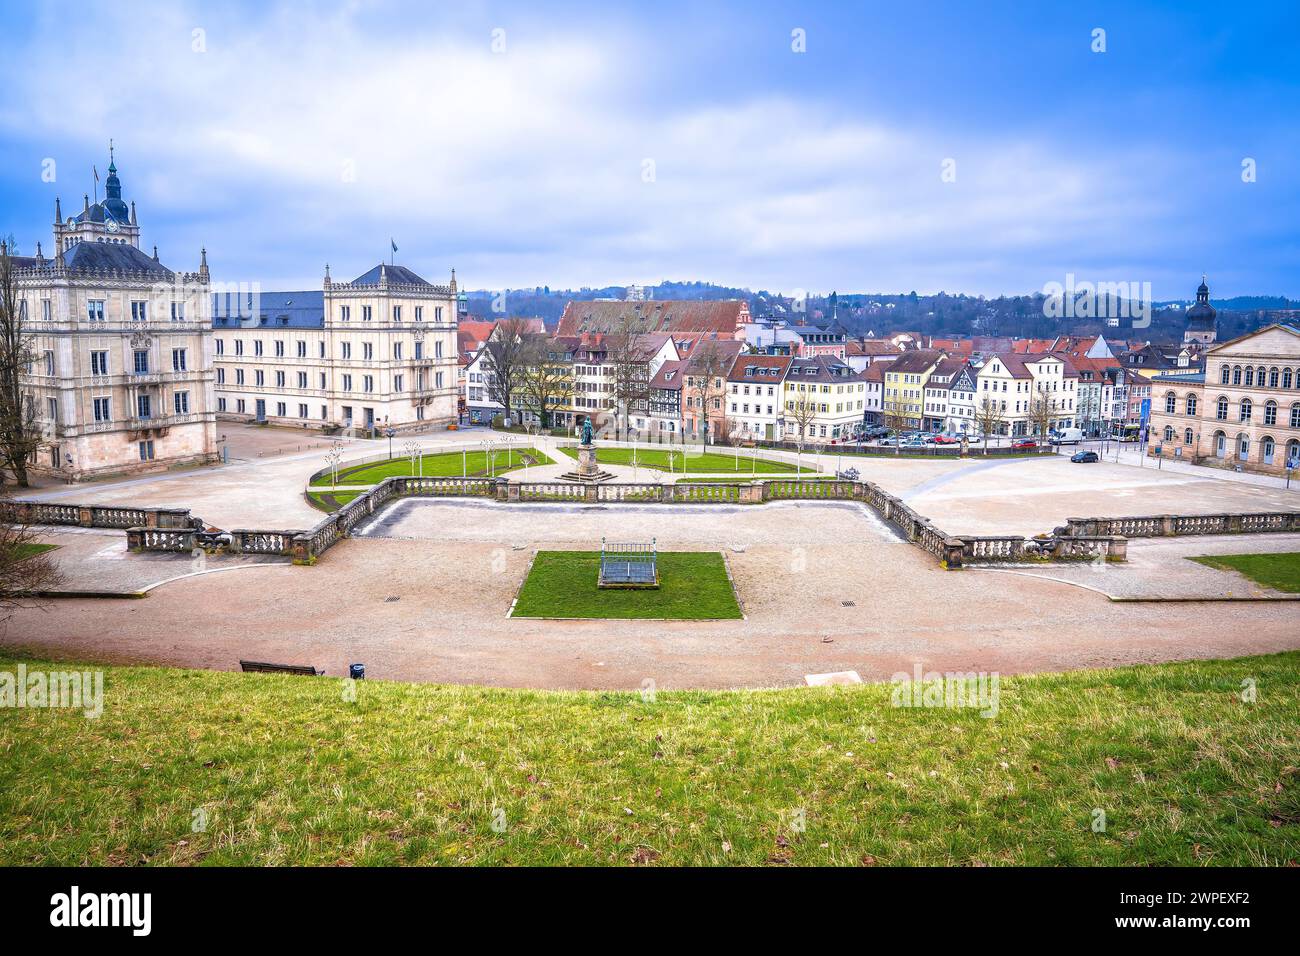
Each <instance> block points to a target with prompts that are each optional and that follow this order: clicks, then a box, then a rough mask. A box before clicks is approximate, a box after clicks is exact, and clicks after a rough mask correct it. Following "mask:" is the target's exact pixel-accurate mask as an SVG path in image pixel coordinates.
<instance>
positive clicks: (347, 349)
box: [212, 264, 458, 433]
mask: <svg viewBox="0 0 1300 956" xmlns="http://www.w3.org/2000/svg"><path fill="white" fill-rule="evenodd" d="M456 310H457V292H456V273H455V271H454V270H453V271H452V274H451V281H450V283H449V284H448V285H434V284H432V283H430V282H428V281H426V280H425V279H423V278H421V277H420V276H419V275H417V274H416V273H415V272H413V271H411V270H410V269H408V268H405V267H404V266H398V265H389V264H380V265H377V266H375V267H374V268H373V269H371V270H369V271H368V272H366V273H365V274H363V275H361V276H358V277H357V278H356V279H354V280H353V281H352V282H335V281H333V280H332V279H331V278H330V274H329V266H326V267H325V279H324V285H323V288H322V290H321V291H319V292H316V291H304V292H262V293H245V292H230V293H222V292H218V293H216V294H215V295H214V296H213V304H212V329H213V334H214V336H215V344H216V352H215V359H214V361H215V370H216V409H217V414H218V415H219V416H220V417H221V418H222V419H224V420H231V421H248V422H271V423H275V424H282V425H300V426H302V427H305V428H318V429H324V430H327V431H335V430H339V429H358V430H363V431H365V432H367V433H374V432H376V431H380V430H387V429H388V428H392V429H394V430H395V431H407V430H414V429H420V428H427V427H430V426H436V425H444V424H449V423H452V422H454V421H456V417H457V407H456V401H457V396H458V385H457V376H458V363H457V337H456V328H457V315H456Z"/></svg>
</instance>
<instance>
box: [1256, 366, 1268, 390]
mask: <svg viewBox="0 0 1300 956" xmlns="http://www.w3.org/2000/svg"><path fill="white" fill-rule="evenodd" d="M1267 374H1268V370H1267V369H1265V368H1264V366H1262V365H1261V366H1260V367H1259V368H1257V369H1255V384H1256V385H1258V386H1259V387H1260V388H1263V387H1264V376H1265V375H1267Z"/></svg>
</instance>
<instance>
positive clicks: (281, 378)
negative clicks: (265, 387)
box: [275, 372, 284, 388]
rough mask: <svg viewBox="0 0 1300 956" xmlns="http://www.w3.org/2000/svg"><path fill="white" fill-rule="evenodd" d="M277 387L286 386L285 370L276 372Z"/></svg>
mask: <svg viewBox="0 0 1300 956" xmlns="http://www.w3.org/2000/svg"><path fill="white" fill-rule="evenodd" d="M275 387H276V388H284V372H276V373H275Z"/></svg>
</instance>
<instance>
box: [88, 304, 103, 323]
mask: <svg viewBox="0 0 1300 956" xmlns="http://www.w3.org/2000/svg"><path fill="white" fill-rule="evenodd" d="M86 317H87V318H88V319H90V321H91V322H103V321H104V300H103V299H90V300H89V301H87V302H86Z"/></svg>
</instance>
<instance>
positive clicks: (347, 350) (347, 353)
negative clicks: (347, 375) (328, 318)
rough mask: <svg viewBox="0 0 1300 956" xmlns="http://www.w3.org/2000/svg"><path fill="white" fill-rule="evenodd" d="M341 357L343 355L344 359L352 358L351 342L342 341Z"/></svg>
mask: <svg viewBox="0 0 1300 956" xmlns="http://www.w3.org/2000/svg"><path fill="white" fill-rule="evenodd" d="M343 357H344V358H345V359H350V358H352V343H351V342H344V343H343Z"/></svg>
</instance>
